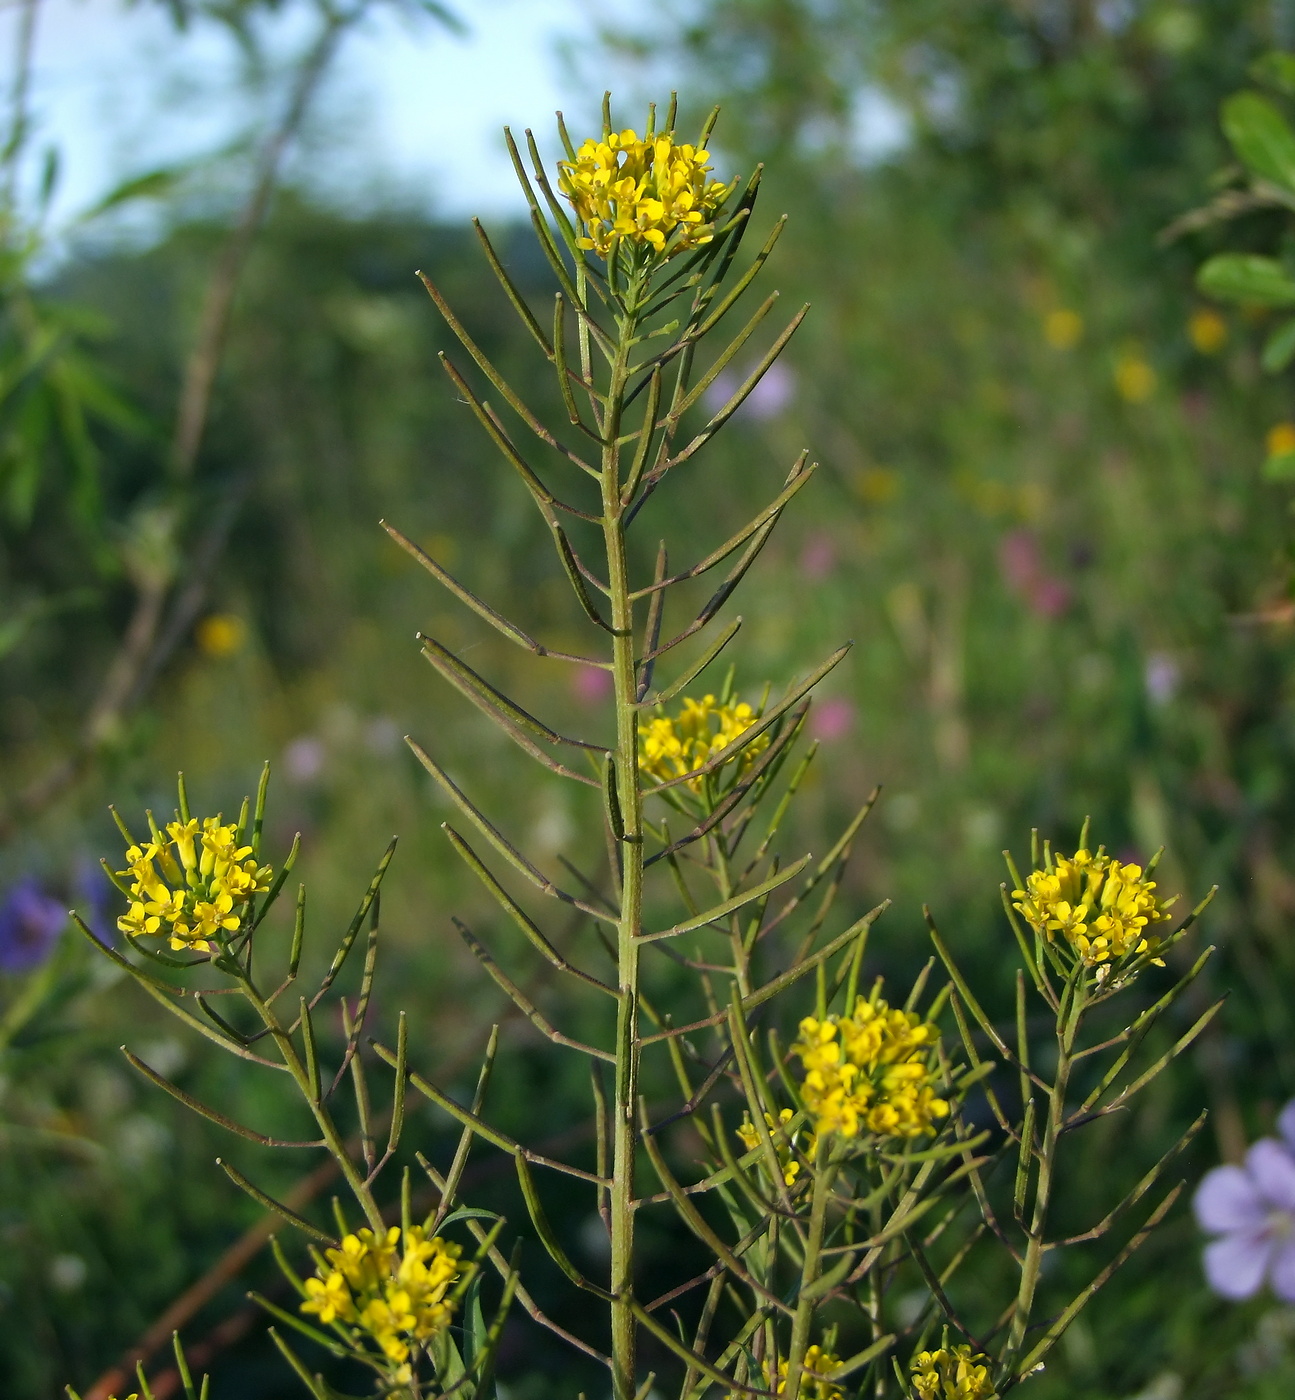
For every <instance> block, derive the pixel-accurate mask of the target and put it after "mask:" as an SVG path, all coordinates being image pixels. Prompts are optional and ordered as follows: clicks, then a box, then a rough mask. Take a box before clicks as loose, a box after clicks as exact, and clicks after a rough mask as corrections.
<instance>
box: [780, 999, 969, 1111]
mask: <svg viewBox="0 0 1295 1400" xmlns="http://www.w3.org/2000/svg"><path fill="white" fill-rule="evenodd" d="M939 1038H940V1033H939V1031H938V1030H937V1029H936V1027H935V1026H934V1025H932V1024H931V1023H930V1022H924V1021H923V1020H922V1019H921V1017H920V1016H918V1015H917V1014H916V1013H915V1012H912V1011H901V1010H899V1009H898V1008H892V1007H890V1006H889V1005H887V1003H886V1002H885V1001H883V1000H881V999H880V998H874V999H873V1000H871V1001H870V1000H867V999H866V998H864V997H860V998H859V1000H858V1002H857V1003H856V1005H855V1008H854V1012H853V1014H851V1015H849V1016H836V1015H833V1016H828V1017H827V1018H826V1019H825V1020H822V1021H820V1020H818V1019H817V1018H816V1017H813V1016H806V1017H805V1019H804V1020H803V1021H802V1022H801V1023H800V1038H799V1039H798V1040H797V1041H796V1043H795V1044H794V1045H793V1046H792V1047H791V1053H792V1054H793V1055H798V1056H799V1057H800V1060H801V1063H802V1064H803V1065H804V1067H805V1079H804V1082H803V1084H802V1085H801V1098H802V1100H803V1102H804V1105H805V1108H806V1110H807V1111H808V1112H809V1113H810V1114H811V1115H812V1117H813V1118H814V1120H815V1121H814V1131H815V1133H816V1134H818V1135H821V1134H823V1133H840V1134H841V1136H842V1137H847V1138H852V1137H858V1136H859V1135H860V1134H861V1133H871V1134H873V1135H874V1136H876V1137H903V1138H914V1137H920V1136H921V1135H922V1134H923V1133H929V1132H933V1131H934V1129H935V1124H936V1122H937V1121H938V1120H939V1119H941V1118H945V1117H947V1116H948V1113H949V1104H948V1101H947V1100H946V1099H943V1098H941V1097H940V1095H939V1093H938V1078H937V1070H936V1054H935V1051H936V1047H937V1045H938V1043H939Z"/></svg>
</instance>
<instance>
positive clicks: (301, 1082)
mask: <svg viewBox="0 0 1295 1400" xmlns="http://www.w3.org/2000/svg"><path fill="white" fill-rule="evenodd" d="M239 980H240V981H241V982H242V985H243V995H244V996H246V997H247V999H248V1001H249V1002H251V1004H252V1005H253V1006H254V1007H255V1008H256V1013H257V1015H258V1016H260V1018H261V1021H262V1022H263V1023H264V1025H265V1028H266V1030H268V1031H269V1032H270V1035H271V1036H272V1037H273V1039H274V1043H275V1045H277V1046H278V1049H279V1054H280V1056H281V1057H282V1059H283V1063H284V1067H285V1068H286V1069H287V1071H288V1073H289V1074H290V1075H292V1077H293V1080H294V1081H295V1082H296V1085H297V1088H298V1089H300V1090H301V1097H302V1098H303V1099H305V1101H306V1106H307V1107H308V1108H309V1109H310V1112H311V1116H312V1117H313V1118H314V1120H315V1123H316V1124H317V1125H318V1127H319V1132H320V1136H321V1137H322V1138H323V1139H324V1145H325V1146H326V1147H327V1148H328V1152H329V1155H330V1156H331V1157H332V1159H333V1160H334V1161H335V1162H336V1163H337V1166H338V1170H339V1171H340V1172H341V1173H342V1177H343V1179H344V1180H345V1181H346V1184H347V1185H348V1186H349V1187H350V1188H351V1194H352V1195H353V1196H354V1197H355V1200H356V1203H357V1204H358V1205H359V1207H360V1209H361V1210H362V1211H363V1212H364V1215H365V1219H366V1220H367V1221H368V1223H369V1227H370V1229H372V1231H373V1233H374V1234H375V1235H378V1236H381V1235H383V1234H384V1233H385V1231H386V1228H387V1226H386V1222H385V1221H384V1220H383V1218H382V1212H381V1211H380V1210H379V1209H378V1203H377V1201H375V1200H374V1199H373V1192H372V1191H370V1190H369V1187H368V1184H367V1182H366V1181H365V1179H364V1177H363V1176H362V1175H361V1174H360V1170H359V1168H358V1167H357V1166H356V1165H355V1163H354V1162H353V1161H352V1160H351V1156H350V1153H348V1152H347V1150H346V1143H345V1141H344V1140H343V1138H342V1135H341V1133H340V1132H338V1130H337V1124H336V1123H334V1122H333V1116H332V1114H331V1113H329V1111H328V1110H327V1109H326V1108H325V1107H324V1105H323V1102H322V1100H320V1099H317V1098H316V1097H315V1088H314V1084H313V1082H312V1080H311V1075H310V1071H309V1069H307V1067H306V1065H305V1064H303V1063H302V1059H301V1056H300V1055H298V1054H297V1047H296V1046H295V1045H294V1044H293V1043H292V1037H291V1036H290V1035H289V1034H288V1031H287V1028H286V1027H285V1026H284V1024H283V1022H282V1021H280V1020H279V1017H278V1015H277V1014H276V1013H275V1010H274V1008H273V1007H272V1006H271V1005H270V1004H269V1003H268V1002H267V1001H265V1000H264V998H263V997H262V996H261V995H260V993H259V992H258V991H257V990H256V988H255V987H254V986H253V985H252V982H251V980H250V979H249V978H247V977H245V976H244V977H240V979H239Z"/></svg>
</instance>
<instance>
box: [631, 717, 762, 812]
mask: <svg viewBox="0 0 1295 1400" xmlns="http://www.w3.org/2000/svg"><path fill="white" fill-rule="evenodd" d="M758 718H759V716H758V715H757V714H756V712H755V711H754V710H753V709H752V708H751V706H750V705H748V704H747V703H746V702H745V701H741V702H739V703H737V704H727V705H721V704H717V703H716V701H715V697H714V696H713V695H707V696H705V697H703V698H702V699H701V700H693V699H691V698H689V699H686V700H685V701H684V702H683V708H682V709H681V710H680V711H679V713H678V714H677V715H675V716H673V717H671V716H670V715H665V714H660V715H656V716H654V717H653V718H652V719H650V720H648V722H647V723H646V724H641V725H639V767H640V768H641V769H642V770H643V772H645V773H647V774H648V775H649V776H650V777H653V778H655V779H657V781H658V782H666V781H668V780H669V779H671V778H681V777H683V776H684V775H685V774H687V773H696V772H697V770H698V769H699V768H703V767H705V765H706V763H707V762H709V760H710V759H711V758H713V757H714V756H715V755H716V754H717V753H719V751H720V750H721V749H723V748H725V747H726V746H727V745H729V744H731V743H732V742H733V740H734V739H737V738H740V737H741V736H742V735H743V734H745V733H746V731H747V730H748V729H750V727H751V726H752V725H753V724H754V723H755V722H756V720H757V719H758ZM768 746H769V736H768V735H767V734H761V735H759V736H758V737H757V738H755V739H753V740H752V741H751V742H750V743H749V744H748V745H747V746H746V748H744V749H743V750H742V752H741V753H740V754H739V755H737V756H736V761H737V762H738V763H739V764H740V765H741V768H742V770H745V769H747V768H749V767H750V766H751V763H752V762H753V761H754V759H755V757H756V755H757V754H759V753H760V752H762V751H763V750H764V749H766V748H768ZM688 786H689V787H690V788H691V789H692V790H693V792H700V791H701V788H702V779H701V778H700V777H697V778H693V779H692V780H691V781H690V782H689V783H688Z"/></svg>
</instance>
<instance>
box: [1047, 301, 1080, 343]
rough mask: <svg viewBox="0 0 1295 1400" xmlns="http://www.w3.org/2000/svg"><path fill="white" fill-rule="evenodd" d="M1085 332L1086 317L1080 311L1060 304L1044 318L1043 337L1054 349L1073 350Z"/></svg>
mask: <svg viewBox="0 0 1295 1400" xmlns="http://www.w3.org/2000/svg"><path fill="white" fill-rule="evenodd" d="M1083 334H1084V318H1083V317H1082V316H1081V315H1080V314H1079V312H1078V311H1071V310H1070V309H1069V308H1068V307H1064V306H1059V307H1057V309H1056V310H1055V311H1049V312H1048V314H1047V315H1046V316H1045V317H1044V318H1043V338H1044V340H1046V341H1047V342H1048V344H1049V345H1051V346H1052V348H1053V349H1054V350H1073V349H1074V348H1075V346H1076V345H1078V344H1079V342H1080V340H1081V339H1083Z"/></svg>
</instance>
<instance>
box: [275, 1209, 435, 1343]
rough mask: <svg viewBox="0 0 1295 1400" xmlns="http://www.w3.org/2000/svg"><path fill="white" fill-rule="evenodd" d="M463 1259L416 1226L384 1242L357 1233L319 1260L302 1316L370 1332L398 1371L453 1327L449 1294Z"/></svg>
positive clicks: (368, 1232)
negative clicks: (425, 1345) (449, 1325)
mask: <svg viewBox="0 0 1295 1400" xmlns="http://www.w3.org/2000/svg"><path fill="white" fill-rule="evenodd" d="M402 1236H403V1240H402ZM402 1244H403V1248H402ZM458 1259H459V1246H458V1245H456V1244H453V1243H451V1242H449V1241H447V1240H443V1239H441V1237H440V1236H439V1235H434V1236H433V1237H432V1238H431V1239H430V1240H429V1239H428V1238H427V1235H426V1231H425V1230H423V1228H422V1227H421V1226H418V1225H414V1226H411V1227H410V1229H409V1230H408V1231H402V1230H401V1229H400V1227H399V1226H398V1225H393V1226H392V1227H391V1228H390V1229H389V1230H388V1231H387V1233H386V1235H385V1236H383V1237H382V1238H378V1236H376V1235H375V1234H374V1233H373V1231H372V1230H370V1229H367V1228H366V1229H363V1230H359V1231H357V1232H356V1233H355V1234H353V1235H347V1236H345V1237H344V1238H343V1240H342V1242H341V1245H340V1246H339V1247H338V1248H336V1249H329V1250H325V1251H324V1258H323V1259H322V1260H321V1259H318V1256H317V1262H318V1265H319V1267H318V1271H317V1273H316V1276H315V1277H314V1278H308V1279H307V1280H306V1293H307V1298H306V1301H305V1302H304V1303H302V1305H301V1311H302V1312H305V1313H314V1314H315V1315H316V1316H317V1317H318V1318H319V1320H320V1322H323V1323H332V1324H334V1325H336V1324H341V1325H343V1326H346V1327H352V1328H356V1329H358V1330H359V1331H361V1332H364V1333H367V1335H368V1336H369V1337H371V1338H372V1339H373V1341H375V1342H376V1343H377V1344H378V1346H379V1348H380V1349H381V1351H382V1354H383V1355H384V1356H385V1357H386V1358H387V1359H388V1360H389V1361H392V1362H394V1363H395V1364H396V1365H398V1366H400V1365H403V1364H404V1363H406V1362H408V1360H409V1358H410V1354H411V1352H413V1351H414V1350H415V1349H417V1348H418V1347H420V1346H422V1345H423V1344H424V1343H425V1342H428V1341H430V1340H431V1338H432V1337H434V1336H435V1335H436V1334H437V1333H438V1332H440V1331H441V1330H442V1329H443V1328H445V1327H446V1326H447V1325H448V1324H449V1321H450V1316H451V1314H452V1313H453V1310H454V1302H453V1299H450V1298H447V1297H446V1294H447V1293H448V1292H449V1290H450V1287H451V1285H452V1284H453V1283H454V1281H455V1280H456V1279H457V1278H458V1276H459V1263H458Z"/></svg>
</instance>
